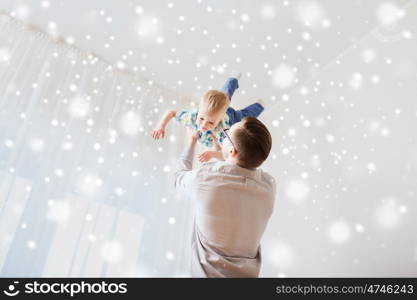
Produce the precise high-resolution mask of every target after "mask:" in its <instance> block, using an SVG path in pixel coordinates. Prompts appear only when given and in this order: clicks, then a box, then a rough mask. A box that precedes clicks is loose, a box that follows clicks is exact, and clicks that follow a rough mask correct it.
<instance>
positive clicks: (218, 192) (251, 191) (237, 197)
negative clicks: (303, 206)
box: [175, 117, 276, 277]
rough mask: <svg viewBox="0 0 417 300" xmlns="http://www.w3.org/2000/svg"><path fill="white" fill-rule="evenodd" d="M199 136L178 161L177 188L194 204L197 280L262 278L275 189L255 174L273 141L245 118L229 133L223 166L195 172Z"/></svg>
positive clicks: (194, 271) (258, 124)
mask: <svg viewBox="0 0 417 300" xmlns="http://www.w3.org/2000/svg"><path fill="white" fill-rule="evenodd" d="M197 134H198V133H196V132H194V133H192V134H191V135H190V142H189V146H188V148H187V149H186V150H185V151H184V153H183V154H182V156H181V158H180V162H179V165H180V166H179V170H178V171H177V172H176V173H175V186H176V187H177V188H182V189H184V190H185V192H186V193H187V194H188V196H189V197H190V198H191V199H192V200H194V201H195V202H196V208H197V211H196V215H195V219H194V231H193V236H192V254H191V256H192V257H191V275H192V276H194V277H258V275H259V271H260V268H261V250H260V240H261V237H262V235H263V232H264V230H265V227H266V224H267V222H268V219H269V218H270V216H271V214H272V211H273V207H274V200H275V192H276V186H275V181H274V179H273V177H272V176H270V175H269V174H267V173H266V172H264V171H262V170H261V169H257V168H258V167H259V166H260V165H261V164H262V163H263V162H264V161H265V160H266V158H267V157H268V155H269V152H270V150H271V146H272V139H271V135H270V133H269V131H268V129H267V128H266V127H265V125H264V124H263V123H262V122H260V121H259V120H257V119H255V118H252V117H246V118H244V119H242V121H240V122H238V123H235V124H234V125H233V126H232V127H231V128H230V130H228V131H227V132H225V135H226V137H227V138H226V139H225V140H224V141H223V144H222V154H223V158H224V161H210V162H207V163H205V164H203V165H201V167H200V168H198V169H194V170H193V169H192V162H193V158H194V150H195V145H196V140H197V137H198V136H197Z"/></svg>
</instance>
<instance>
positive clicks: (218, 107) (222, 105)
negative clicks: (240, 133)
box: [200, 90, 230, 113]
mask: <svg viewBox="0 0 417 300" xmlns="http://www.w3.org/2000/svg"><path fill="white" fill-rule="evenodd" d="M229 101H230V100H229V97H228V96H227V95H226V94H225V93H223V92H221V91H216V90H209V91H208V92H207V93H205V95H204V96H203V99H201V102H200V105H205V106H206V107H207V111H208V112H209V113H217V112H219V111H222V110H226V109H227V107H228V106H229Z"/></svg>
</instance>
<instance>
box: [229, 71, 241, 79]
mask: <svg viewBox="0 0 417 300" xmlns="http://www.w3.org/2000/svg"><path fill="white" fill-rule="evenodd" d="M230 77H232V78H236V79H237V80H240V78H241V77H242V72H239V71H233V72H232V73H231V74H230Z"/></svg>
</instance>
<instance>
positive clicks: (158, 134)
mask: <svg viewBox="0 0 417 300" xmlns="http://www.w3.org/2000/svg"><path fill="white" fill-rule="evenodd" d="M151 136H152V138H154V139H155V140H158V139H162V138H164V137H165V128H164V127H157V128H155V129H154V130H152V132H151Z"/></svg>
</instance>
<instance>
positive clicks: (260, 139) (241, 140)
mask: <svg viewBox="0 0 417 300" xmlns="http://www.w3.org/2000/svg"><path fill="white" fill-rule="evenodd" d="M233 143H234V144H235V146H236V148H237V149H236V150H237V159H238V165H240V166H241V167H243V168H247V169H254V168H257V167H259V166H260V165H261V164H262V163H263V162H264V161H265V160H266V159H267V157H268V155H269V152H270V151H271V148H272V137H271V134H270V133H269V131H268V129H267V128H266V126H265V125H264V124H263V123H262V122H261V121H259V120H258V119H256V118H253V117H245V118H243V119H242V121H241V127H238V128H237V129H236V130H234V133H233Z"/></svg>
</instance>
